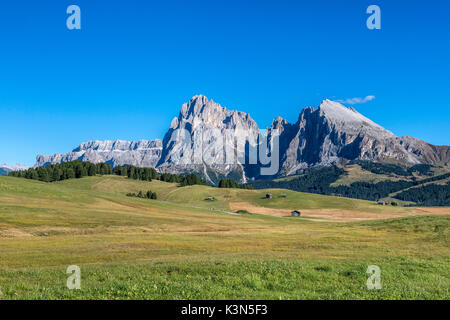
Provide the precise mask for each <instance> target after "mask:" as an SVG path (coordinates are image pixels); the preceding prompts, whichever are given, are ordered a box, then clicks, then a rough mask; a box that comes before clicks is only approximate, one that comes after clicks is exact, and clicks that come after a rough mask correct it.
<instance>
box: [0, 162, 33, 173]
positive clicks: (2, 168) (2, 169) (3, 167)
mask: <svg viewBox="0 0 450 320" xmlns="http://www.w3.org/2000/svg"><path fill="white" fill-rule="evenodd" d="M26 169H28V166H26V165H23V164H18V163H16V164H13V165H8V164H6V163H3V164H0V176H1V175H7V174H8V173H9V172H11V171H16V170H26Z"/></svg>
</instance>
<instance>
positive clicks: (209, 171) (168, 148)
mask: <svg viewBox="0 0 450 320" xmlns="http://www.w3.org/2000/svg"><path fill="white" fill-rule="evenodd" d="M258 134H259V128H258V126H257V124H256V122H255V121H254V120H253V119H252V118H251V117H250V116H249V115H248V114H246V113H244V112H241V111H233V110H228V109H227V108H224V107H222V106H220V105H219V104H217V103H215V102H214V101H212V100H208V99H207V98H206V97H205V96H202V95H198V96H194V97H193V98H192V99H191V100H190V101H189V102H188V103H185V104H183V105H182V107H181V111H180V113H179V115H178V117H177V118H174V119H173V120H172V123H171V126H170V129H169V131H168V132H167V133H166V135H165V137H164V140H163V150H162V156H161V159H160V161H159V163H158V169H159V170H160V171H163V172H173V173H184V172H196V173H200V174H202V175H203V177H204V178H206V179H207V180H208V181H209V182H212V183H216V182H218V180H220V178H223V177H231V178H234V179H237V180H241V181H245V180H246V177H247V175H248V174H246V172H245V171H246V166H245V162H244V161H241V162H239V161H238V156H237V154H238V152H239V151H243V150H241V149H239V147H238V143H237V142H236V141H235V139H236V137H245V138H247V137H248V140H249V141H257V137H258ZM243 164H244V165H243Z"/></svg>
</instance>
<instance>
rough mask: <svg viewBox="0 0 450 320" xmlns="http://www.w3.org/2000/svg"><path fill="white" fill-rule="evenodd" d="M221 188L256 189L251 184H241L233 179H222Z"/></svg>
mask: <svg viewBox="0 0 450 320" xmlns="http://www.w3.org/2000/svg"><path fill="white" fill-rule="evenodd" d="M218 187H219V188H239V189H254V187H253V186H252V185H250V184H239V183H237V182H236V181H234V180H233V179H222V180H220V181H219V185H218Z"/></svg>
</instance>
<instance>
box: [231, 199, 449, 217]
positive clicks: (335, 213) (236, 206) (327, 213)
mask: <svg viewBox="0 0 450 320" xmlns="http://www.w3.org/2000/svg"><path fill="white" fill-rule="evenodd" d="M230 209H231V210H247V211H248V212H251V213H257V214H264V215H269V216H274V217H287V216H290V215H291V210H289V209H272V208H267V207H260V206H256V205H253V204H251V203H248V202H230ZM301 212H302V216H303V217H310V218H320V219H321V220H322V221H333V222H350V221H363V220H376V219H390V218H401V217H409V216H424V215H432V214H442V215H446V214H450V208H447V207H445V208H426V207H425V208H424V207H421V208H411V212H407V213H406V212H405V213H394V212H393V213H389V212H383V213H375V212H363V211H356V210H342V209H306V210H301ZM317 221H320V220H317Z"/></svg>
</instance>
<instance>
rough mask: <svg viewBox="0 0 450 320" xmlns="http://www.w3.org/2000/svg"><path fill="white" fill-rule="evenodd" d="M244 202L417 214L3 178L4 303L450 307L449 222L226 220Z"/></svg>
mask: <svg viewBox="0 0 450 320" xmlns="http://www.w3.org/2000/svg"><path fill="white" fill-rule="evenodd" d="M140 190H142V191H147V190H152V191H154V192H157V194H158V200H148V199H139V198H131V197H127V196H125V194H126V193H128V192H138V191H140ZM266 192H271V193H273V194H274V199H273V201H270V202H268V201H266V200H265V199H264V195H265V193H266ZM281 192H282V193H286V194H287V197H286V198H285V199H282V198H280V197H277V195H278V193H281ZM208 196H214V197H215V199H216V200H215V201H205V198H206V197H208ZM239 201H240V202H247V203H251V204H252V205H256V206H265V207H267V208H283V209H297V208H299V209H311V210H313V209H327V208H329V209H343V210H344V209H345V210H350V211H351V210H355V211H358V210H365V211H373V212H377V213H380V214H383V212H385V211H389V210H397V211H398V212H399V213H402V212H405V214H406V213H408V210H412V209H410V208H403V207H397V208H394V207H390V206H389V207H385V206H377V205H374V204H373V203H371V202H369V201H363V200H354V199H345V198H338V197H328V196H321V195H312V194H305V193H298V192H292V191H286V190H270V191H266V190H240V189H218V188H212V187H206V186H190V187H183V188H180V187H178V186H177V185H176V184H172V183H165V182H161V181H152V182H142V181H135V180H129V179H126V178H123V177H118V176H103V177H102V176H97V177H87V178H82V179H73V180H67V181H62V182H56V183H44V182H39V181H34V180H25V179H20V178H12V177H0V290H1V293H0V299H448V298H449V287H450V264H449V262H450V259H449V258H450V237H449V234H450V231H449V230H450V228H449V227H450V216H449V215H436V216H420V217H419V216H418V217H405V218H397V219H380V220H372V221H359V222H346V223H337V222H328V221H321V220H320V219H316V220H314V219H306V218H303V217H300V218H295V217H288V216H286V217H272V216H266V215H259V214H241V215H231V214H229V213H228V212H229V211H230V207H229V203H230V202H239ZM69 265H77V266H79V267H80V268H81V289H80V290H69V289H68V288H67V287H66V281H67V278H68V276H69V275H68V274H66V269H67V267H68V266H69ZM369 265H377V266H379V267H380V268H381V284H382V288H381V289H380V290H368V289H367V287H366V281H367V278H368V277H369V275H368V274H367V273H366V270H367V267H368V266H369Z"/></svg>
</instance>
